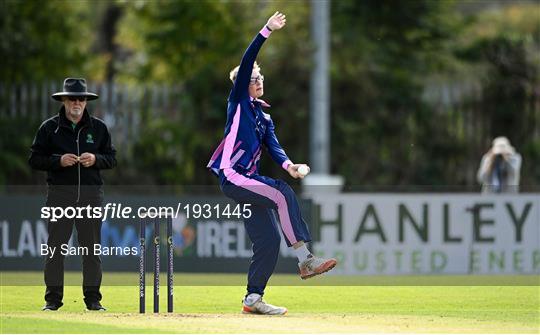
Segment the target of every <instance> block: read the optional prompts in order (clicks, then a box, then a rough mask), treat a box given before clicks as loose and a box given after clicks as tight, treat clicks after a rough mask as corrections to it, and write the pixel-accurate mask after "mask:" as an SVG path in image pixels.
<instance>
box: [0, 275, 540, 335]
mask: <svg viewBox="0 0 540 335" xmlns="http://www.w3.org/2000/svg"><path fill="white" fill-rule="evenodd" d="M13 276H20V277H21V279H26V280H27V281H26V283H37V282H38V281H39V280H41V278H42V274H41V273H39V272H33V273H22V274H13V273H7V274H6V273H2V278H3V280H2V283H3V284H2V286H1V287H0V289H1V294H0V297H1V301H0V308H1V311H0V314H1V333H254V332H255V333H325V332H332V333H359V332H360V333H362V332H369V333H374V332H384V333H400V332H402V333H411V332H413V333H427V332H429V333H432V332H436V333H539V332H540V286H538V276H523V278H522V280H521V282H523V283H528V284H527V286H350V285H349V286H345V285H341V283H346V282H347V280H343V278H340V277H339V276H325V277H323V278H320V279H318V281H317V282H315V284H316V285H313V283H311V284H309V283H307V282H306V283H304V282H302V281H300V279H298V278H296V277H295V276H293V275H276V276H274V278H272V280H271V282H270V287H269V288H268V289H267V292H266V295H265V299H266V300H268V302H270V303H272V304H275V305H281V306H286V307H287V308H288V309H289V313H288V314H287V315H285V316H282V317H269V316H251V315H242V314H240V308H241V302H240V301H241V298H242V296H243V294H244V286H243V285H233V284H237V283H238V282H240V281H241V280H242V279H243V277H244V275H222V274H185V273H176V274H175V279H176V280H177V281H178V282H180V279H182V280H181V283H180V285H177V286H175V292H174V306H175V313H173V314H167V313H162V314H159V315H154V314H153V313H147V314H144V315H141V314H138V313H137V312H138V297H137V293H138V289H137V285H136V284H134V285H130V286H117V285H104V286H103V287H102V293H103V297H104V298H103V301H102V303H103V305H104V306H105V307H107V309H108V311H107V312H86V311H84V303H83V301H82V290H81V287H80V286H67V287H66V288H65V298H64V306H63V307H62V308H61V309H60V310H59V311H57V312H42V311H40V309H41V307H42V306H43V290H44V288H43V286H41V285H37V284H36V285H20V286H6V285H5V284H6V283H10V284H11V283H12V278H11V277H13ZM76 277H78V275H77V274H74V273H68V274H67V278H76ZM513 277H515V276H513ZM105 278H108V282H109V283H112V282H122V281H124V282H126V283H130V284H131V282H135V281H136V278H137V276H136V274H135V273H133V274H126V273H105ZM209 278H212V279H213V281H214V285H212V286H197V285H198V284H199V283H209ZM438 279H439V280H441V279H443V277H438ZM220 280H221V281H222V282H223V283H226V284H227V285H222V286H217V285H215V283H216V282H219V281H220ZM210 282H211V281H210ZM287 282H289V283H291V284H295V285H298V286H281V285H282V284H284V283H287ZM531 282H532V283H536V285H531ZM21 283H25V281H24V280H21ZM317 283H320V284H324V286H321V285H317ZM332 283H334V284H335V286H331V285H332ZM229 284H230V285H229ZM272 284H273V285H272ZM149 288H150V287H148V288H147V289H149ZM147 292H151V290H147ZM151 303H152V297H151V296H147V307H150V306H151ZM160 307H161V308H160V310H162V311H165V310H166V299H164V297H162V299H161V306H160Z"/></svg>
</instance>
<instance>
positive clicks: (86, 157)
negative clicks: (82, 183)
mask: <svg viewBox="0 0 540 335" xmlns="http://www.w3.org/2000/svg"><path fill="white" fill-rule="evenodd" d="M80 158H81V159H80V160H79V161H80V162H81V164H82V166H84V167H91V166H92V165H94V164H95V163H96V156H95V155H94V154H91V153H89V152H85V153H83V154H82V155H81V157H80Z"/></svg>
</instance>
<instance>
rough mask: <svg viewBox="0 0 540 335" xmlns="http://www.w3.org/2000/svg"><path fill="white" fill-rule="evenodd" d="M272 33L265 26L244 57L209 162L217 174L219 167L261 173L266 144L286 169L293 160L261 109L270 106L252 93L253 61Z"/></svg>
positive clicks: (271, 153) (247, 172)
mask: <svg viewBox="0 0 540 335" xmlns="http://www.w3.org/2000/svg"><path fill="white" fill-rule="evenodd" d="M270 33H271V31H270V30H269V29H268V28H267V27H266V26H265V27H264V28H263V29H262V30H261V31H260V32H259V33H258V34H257V36H256V37H255V39H253V41H252V42H251V44H250V45H249V47H248V48H247V50H246V52H245V53H244V56H243V57H242V61H241V63H240V68H239V70H238V75H237V77H236V80H235V82H234V86H233V88H232V90H231V93H230V95H229V99H228V106H227V124H226V126H225V135H224V138H223V140H222V141H221V143H220V144H219V146H218V147H217V149H216V150H215V151H214V154H213V155H212V158H211V159H210V162H208V165H207V167H208V168H209V169H211V170H212V172H214V173H215V174H216V175H218V174H219V170H222V169H227V168H232V169H234V170H236V171H239V172H241V173H245V174H248V175H251V174H253V173H258V170H259V160H260V158H261V153H262V146H263V145H264V146H265V147H266V148H267V150H268V152H269V153H270V156H271V157H272V159H273V160H274V161H275V162H276V163H278V164H279V165H281V166H282V167H283V168H284V169H287V166H289V164H292V162H291V161H290V160H289V158H288V157H287V155H286V154H285V150H283V148H282V147H281V145H280V144H279V142H278V140H277V137H276V134H275V132H274V123H273V122H272V119H271V118H270V115H269V114H266V113H264V112H263V111H262V107H270V106H269V105H268V104H267V103H265V102H264V101H263V100H260V99H253V98H251V97H250V96H249V83H250V80H251V73H252V70H253V64H254V63H255V59H256V58H257V54H258V53H259V50H260V49H261V46H262V45H263V43H264V42H265V41H266V39H267V38H268V36H270Z"/></svg>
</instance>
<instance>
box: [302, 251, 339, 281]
mask: <svg viewBox="0 0 540 335" xmlns="http://www.w3.org/2000/svg"><path fill="white" fill-rule="evenodd" d="M336 264H337V261H336V260H335V259H334V258H329V259H324V258H320V257H315V256H313V255H310V256H309V257H308V258H307V259H306V260H305V261H303V262H301V263H299V264H298V267H299V268H300V277H301V278H302V279H308V278H311V277H314V276H316V275H320V274H323V273H325V272H328V271H330V270H332V269H333V268H334V267H335V266H336Z"/></svg>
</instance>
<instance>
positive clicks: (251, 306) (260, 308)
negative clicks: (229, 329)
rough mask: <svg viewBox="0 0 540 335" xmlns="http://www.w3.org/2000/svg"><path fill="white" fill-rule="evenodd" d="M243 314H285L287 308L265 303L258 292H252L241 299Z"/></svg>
mask: <svg viewBox="0 0 540 335" xmlns="http://www.w3.org/2000/svg"><path fill="white" fill-rule="evenodd" d="M242 305H243V306H242V313H243V314H263V315H285V314H286V313H287V308H285V307H278V306H274V305H270V304H267V303H266V302H264V300H262V297H261V296H260V295H259V294H256V293H252V294H250V295H249V296H248V297H247V298H244V300H242Z"/></svg>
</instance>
